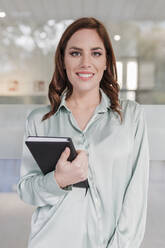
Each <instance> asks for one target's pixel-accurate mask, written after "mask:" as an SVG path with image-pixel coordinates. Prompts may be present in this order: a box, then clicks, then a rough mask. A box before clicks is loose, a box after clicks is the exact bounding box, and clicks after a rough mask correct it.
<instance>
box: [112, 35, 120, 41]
mask: <svg viewBox="0 0 165 248" xmlns="http://www.w3.org/2000/svg"><path fill="white" fill-rule="evenodd" d="M113 38H114V40H116V41H119V40H120V39H121V37H120V35H118V34H116V35H114V37H113Z"/></svg>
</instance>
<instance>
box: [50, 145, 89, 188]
mask: <svg viewBox="0 0 165 248" xmlns="http://www.w3.org/2000/svg"><path fill="white" fill-rule="evenodd" d="M69 155H70V148H69V147H66V148H65V150H64V151H63V152H62V154H61V156H60V158H59V160H58V162H57V164H56V170H55V172H54V176H55V179H56V181H57V183H58V185H59V186H60V187H61V188H64V187H66V186H67V185H71V184H75V183H77V182H80V181H84V180H85V179H87V177H88V156H87V153H86V151H85V150H77V156H76V158H75V159H74V160H73V161H72V162H70V161H67V159H68V157H69Z"/></svg>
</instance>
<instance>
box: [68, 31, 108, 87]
mask: <svg viewBox="0 0 165 248" xmlns="http://www.w3.org/2000/svg"><path fill="white" fill-rule="evenodd" d="M64 66H65V69H66V73H67V77H68V79H69V81H70V83H71V84H72V86H73V91H79V92H80V91H81V92H84V91H87V90H88V91H89V90H92V89H96V88H97V89H99V85H100V81H101V79H102V76H103V73H104V70H105V69H106V50H105V47H104V44H103V42H102V40H101V38H100V37H99V35H98V34H97V32H96V30H94V29H81V30H78V31H77V32H75V33H74V34H73V35H72V36H71V38H70V39H69V41H68V43H67V46H66V49H65V54H64Z"/></svg>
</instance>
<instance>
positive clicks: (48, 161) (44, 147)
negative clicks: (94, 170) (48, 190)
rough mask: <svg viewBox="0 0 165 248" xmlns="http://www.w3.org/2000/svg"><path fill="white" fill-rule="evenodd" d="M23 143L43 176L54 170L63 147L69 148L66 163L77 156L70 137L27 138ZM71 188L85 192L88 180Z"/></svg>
mask: <svg viewBox="0 0 165 248" xmlns="http://www.w3.org/2000/svg"><path fill="white" fill-rule="evenodd" d="M25 143H26V145H27V147H28V149H29V150H30V152H31V153H32V155H33V157H34V159H35V161H36V162H37V164H38V166H39V167H40V169H41V171H42V172H43V174H44V175H45V174H47V173H49V172H51V171H54V170H55V167H56V163H57V161H58V159H59V158H60V156H61V153H62V152H63V151H64V150H65V147H67V146H68V147H69V148H70V155H69V157H68V161H72V160H74V159H75V157H76V156H77V152H76V150H75V147H74V145H73V142H72V139H71V138H70V137H46V136H29V137H28V138H27V140H26V141H25ZM73 186H74V187H82V188H83V187H85V188H86V190H87V188H88V187H89V184H88V179H86V180H85V181H81V182H78V183H76V184H73Z"/></svg>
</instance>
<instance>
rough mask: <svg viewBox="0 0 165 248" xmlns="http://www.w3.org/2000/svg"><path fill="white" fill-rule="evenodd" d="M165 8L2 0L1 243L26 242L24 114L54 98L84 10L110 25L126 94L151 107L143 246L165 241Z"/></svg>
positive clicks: (129, 0) (158, 247)
mask: <svg viewBox="0 0 165 248" xmlns="http://www.w3.org/2000/svg"><path fill="white" fill-rule="evenodd" d="M164 10H165V1H163V0H157V1H154V0H143V1H138V0H102V1H98V0H89V1H87V0H60V1H58V0H35V1H32V0H29V1H25V0H22V1H21V0H12V1H10V0H0V34H1V37H0V247H2V248H10V247H17V248H25V247H27V240H28V235H29V230H30V218H31V214H32V212H33V210H34V207H32V206H29V205H27V204H25V203H23V202H22V201H20V200H19V198H18V196H17V194H16V184H17V182H18V180H19V170H20V163H21V153H22V138H23V131H24V125H25V119H26V116H27V114H28V113H29V112H30V111H31V110H32V109H34V108H36V107H38V106H40V105H43V104H48V103H49V101H48V97H47V92H48V86H49V82H50V80H51V78H52V74H53V71H54V54H55V50H56V47H57V44H58V41H59V39H60V37H61V34H62V33H63V32H64V30H65V28H66V27H67V26H68V25H69V24H71V23H72V22H73V21H74V20H75V19H77V18H79V17H84V16H88V17H91V16H92V17H96V18H98V19H99V20H101V21H102V22H103V23H104V24H105V26H106V28H107V30H108V32H109V35H110V38H111V41H112V45H113V48H114V52H115V56H116V59H117V71H118V80H119V84H120V88H121V90H120V98H123V99H130V100H136V101H137V102H139V103H140V104H142V105H143V107H144V110H145V114H146V120H147V126H148V136H149V149H150V182H149V200H148V218H147V226H146V233H145V237H144V241H143V244H142V246H141V247H142V248H164V247H165V214H164V209H165V200H164V190H165V128H164V127H165V11H164ZM132 248H133V247H132Z"/></svg>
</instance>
